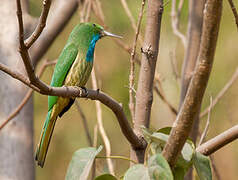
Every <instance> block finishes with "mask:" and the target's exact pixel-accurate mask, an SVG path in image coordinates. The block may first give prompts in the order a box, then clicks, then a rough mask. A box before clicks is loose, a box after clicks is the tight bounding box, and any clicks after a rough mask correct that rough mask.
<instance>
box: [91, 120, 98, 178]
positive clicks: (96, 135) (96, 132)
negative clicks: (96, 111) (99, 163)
mask: <svg viewBox="0 0 238 180" xmlns="http://www.w3.org/2000/svg"><path fill="white" fill-rule="evenodd" d="M97 141H98V125H97V124H95V126H94V129H93V147H97ZM96 168H97V167H96V159H95V161H94V162H93V167H92V180H94V178H95V176H96Z"/></svg>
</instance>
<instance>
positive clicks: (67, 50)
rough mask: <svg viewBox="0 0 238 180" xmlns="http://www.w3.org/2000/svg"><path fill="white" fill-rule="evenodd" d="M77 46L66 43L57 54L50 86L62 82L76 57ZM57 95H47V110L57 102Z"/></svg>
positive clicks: (58, 84) (58, 85)
mask: <svg viewBox="0 0 238 180" xmlns="http://www.w3.org/2000/svg"><path fill="white" fill-rule="evenodd" d="M77 54H78V48H77V47H76V46H75V44H73V43H70V44H67V45H66V46H65V47H64V49H63V51H62V53H61V54H60V56H59V59H58V61H57V64H56V66H55V69H54V74H53V77H52V81H51V84H50V85H51V86H53V87H61V86H62V85H63V83H64V80H65V78H66V76H67V74H68V72H69V70H70V68H71V66H72V64H73V62H74V61H75V59H76V58H77ZM57 99H58V96H49V97H48V111H50V109H51V108H52V107H53V105H54V104H55V103H56V102H57Z"/></svg>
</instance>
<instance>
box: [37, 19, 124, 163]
mask: <svg viewBox="0 0 238 180" xmlns="http://www.w3.org/2000/svg"><path fill="white" fill-rule="evenodd" d="M105 36H111V37H117V38H121V37H120V36H117V35H115V34H112V33H109V32H107V31H105V30H104V29H103V27H101V26H100V25H97V24H94V23H80V24H78V25H77V26H76V27H75V28H74V29H73V31H72V32H71V34H70V36H69V39H68V41H67V43H66V45H65V47H64V49H63V51H62V52H61V54H60V56H59V58H58V61H57V64H56V66H55V69H54V74H53V77H52V81H51V84H50V85H51V86H53V87H61V86H79V87H84V86H85V84H86V82H87V81H88V79H89V76H90V74H91V70H92V67H93V56H94V48H95V44H96V42H97V41H98V40H99V39H100V38H102V37H105ZM74 100H75V98H63V97H58V96H49V97H48V114H47V117H46V120H45V123H44V126H43V129H42V132H41V137H40V142H39V144H38V147H37V151H36V161H37V162H38V165H39V166H41V167H43V166H44V162H45V158H46V154H47V151H48V147H49V143H50V139H51V136H52V133H53V130H54V126H55V122H56V120H57V118H58V116H59V117H61V116H62V115H63V114H64V113H65V112H66V111H68V110H69V108H70V107H71V106H72V104H73V103H74Z"/></svg>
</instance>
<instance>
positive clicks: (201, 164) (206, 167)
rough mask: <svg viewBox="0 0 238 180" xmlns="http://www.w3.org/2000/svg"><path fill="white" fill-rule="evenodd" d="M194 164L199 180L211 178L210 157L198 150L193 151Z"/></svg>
mask: <svg viewBox="0 0 238 180" xmlns="http://www.w3.org/2000/svg"><path fill="white" fill-rule="evenodd" d="M194 166H195V168H196V171H197V174H198V176H199V178H200V180H211V179H212V170H211V164H210V159H209V157H207V156H204V155H203V154H201V153H200V152H195V155H194Z"/></svg>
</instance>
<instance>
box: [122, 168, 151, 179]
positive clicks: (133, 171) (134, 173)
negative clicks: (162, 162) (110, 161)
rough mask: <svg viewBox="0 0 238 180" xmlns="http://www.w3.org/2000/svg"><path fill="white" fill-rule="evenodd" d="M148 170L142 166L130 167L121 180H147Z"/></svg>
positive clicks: (148, 177)
mask: <svg viewBox="0 0 238 180" xmlns="http://www.w3.org/2000/svg"><path fill="white" fill-rule="evenodd" d="M149 179H150V176H149V170H148V168H147V167H145V166H144V165H143V164H136V165H134V166H131V167H130V168H129V169H128V170H127V172H126V174H125V176H124V178H123V180H149Z"/></svg>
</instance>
